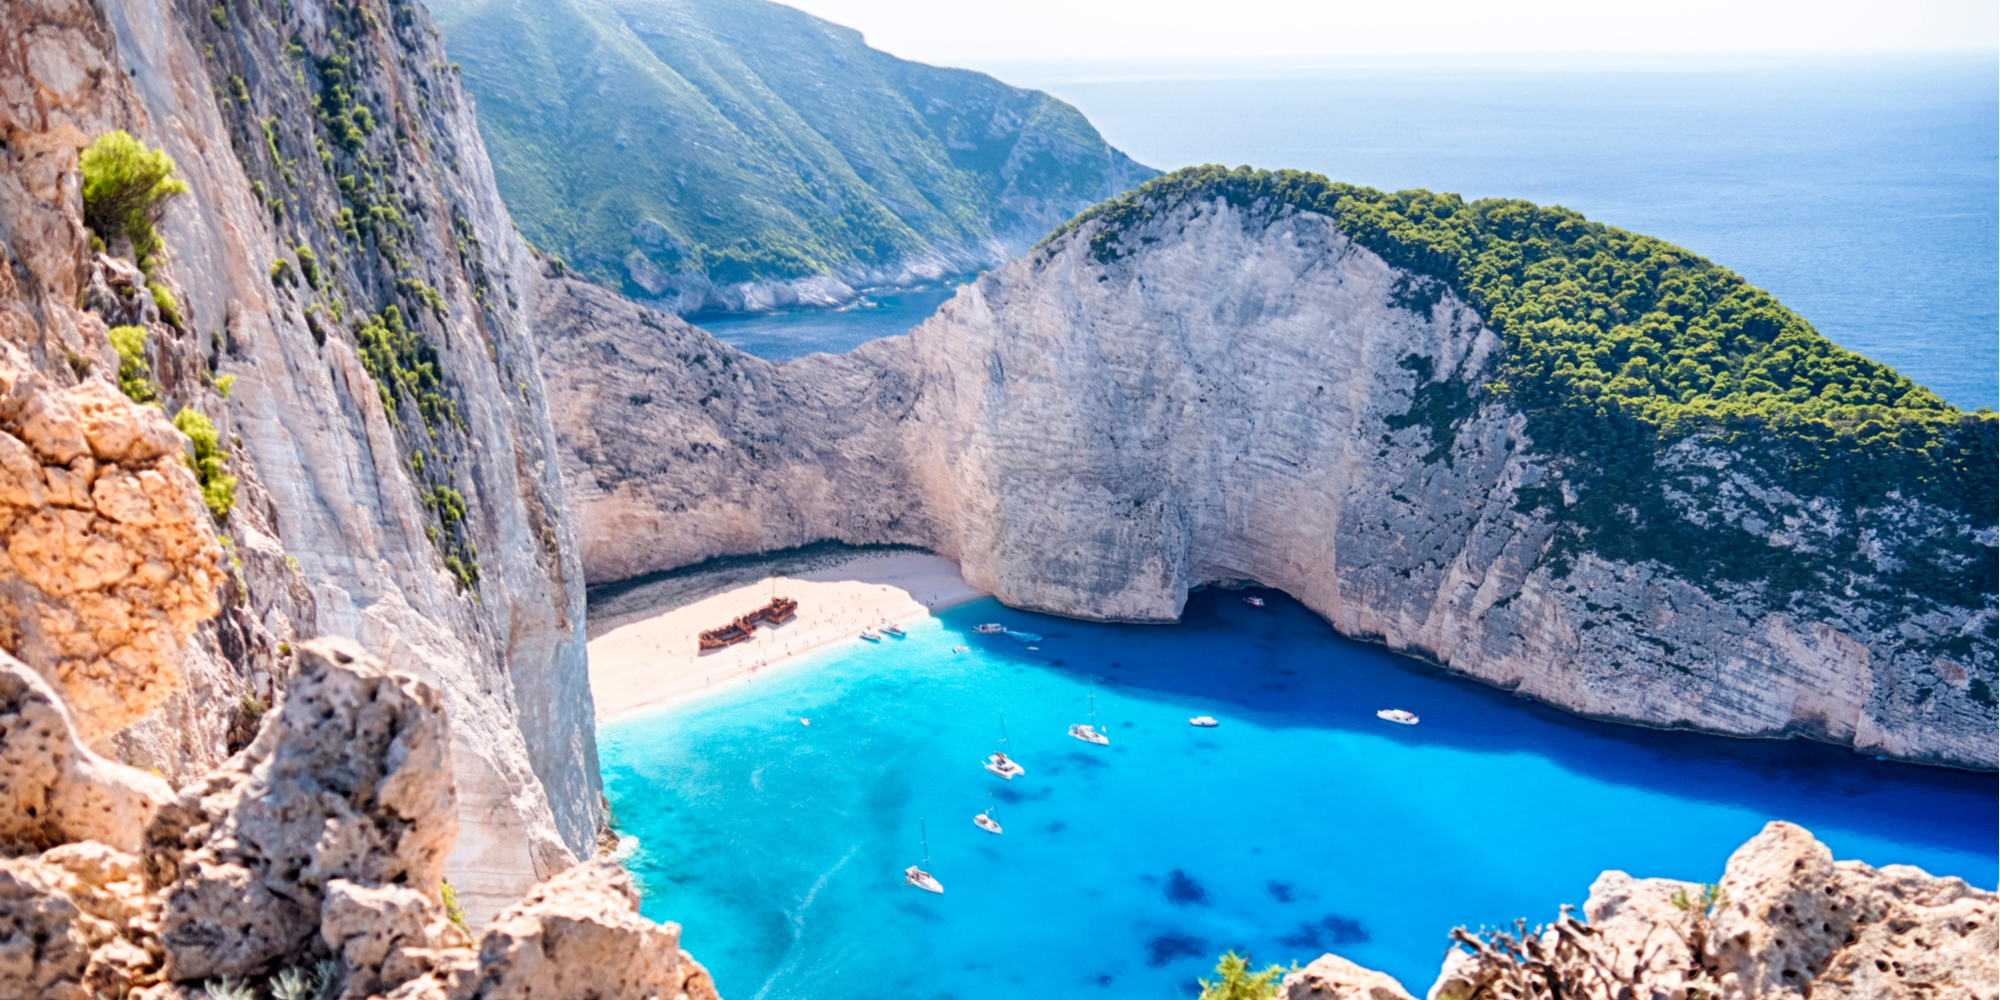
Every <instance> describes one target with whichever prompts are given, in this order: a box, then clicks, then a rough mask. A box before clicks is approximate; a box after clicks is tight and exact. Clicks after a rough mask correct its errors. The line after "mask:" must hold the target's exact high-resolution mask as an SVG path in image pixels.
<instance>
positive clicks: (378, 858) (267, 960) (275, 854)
mask: <svg viewBox="0 0 2000 1000" xmlns="http://www.w3.org/2000/svg"><path fill="white" fill-rule="evenodd" d="M449 740H450V734H449V732H448V731H447V727H446V724H445V716H444V712H443V710H442V707H441V700H440V696H439V694H438V692H437V689H436V688H434V687H432V686H431V685H430V684H428V683H426V682H424V681H422V680H419V679H417V678H415V677H411V676H408V675H404V674H398V673H394V672H392V671H390V670H389V669H388V668H387V667H385V666H384V665H383V664H382V662H381V661H380V660H377V659H376V658H375V657H373V656H371V655H369V654H368V653H367V652H365V651H363V650H362V649H361V647H360V646H359V645H357V644H354V643H352V642H348V641H345V640H337V639H316V640H313V641H311V642H308V643H306V644H304V645H303V646H301V647H300V649H299V656H298V666H297V668H296V670H295V671H294V673H293V674H292V676H291V678H290V679H289V681H288V683H287V687H286V696H285V700H284V702H283V703H282V704H280V705H279V706H278V707H277V708H276V709H275V710H273V711H272V712H271V713H270V714H269V717H268V718H267V719H266V721H265V722H264V725H263V728H262V729H261V730H260V731H259V732H258V735H257V739H256V741H255V742H254V743H252V744H251V746H250V747H249V748H247V749H246V750H244V752H243V753H242V754H240V755H238V756H237V757H235V758H233V759H232V760H231V761H230V763H229V765H228V766H226V767H225V768H224V769H223V770H221V771H218V772H216V773H215V774H214V775H211V776H210V777H209V779H208V780H207V781H205V782H202V783H201V784H199V785H198V786H195V787H192V788H189V789H186V790H184V791H183V792H182V794H181V797H180V799H179V801H177V802H176V803H174V804H173V805H171V806H168V807H166V808H165V809H162V810H161V811H160V813H159V815H158V816H157V817H156V818H155V820H154V823H153V826H152V828H151V829H149V830H148V834H147V839H148V844H147V852H146V864H147V874H148V878H149V880H150V881H151V882H152V883H153V884H154V885H157V886H161V887H164V888H165V889H166V910H165V913H164V915H163V918H162V927H161V934H160V936H161V939H162V941H163V942H164V944H165V947H166V955H167V970H166V975H167V977H168V978H170V979H173V980H176V981H185V980H190V979H205V978H209V977H212V976H240V975H245V974H248V973H252V972H260V971H265V970H267V969H268V968H269V967H270V966H271V965H272V964H273V963H276V962H278V961H281V960H284V959H288V958H291V957H294V956H296V955H298V954H300V953H301V952H302V951H303V950H304V949H306V948H307V947H308V946H309V944H310V939H311V938H312V937H313V935H314V934H316V933H318V932H319V931H320V930H321V922H322V919H323V914H322V910H323V907H324V906H325V905H326V903H325V899H326V895H325V894H326V891H327V886H328V884H329V883H330V882H332V881H333V880H335V879H346V880H349V881H351V882H354V883H362V884H365V885H390V884H395V885H401V886H405V887H407V888H408V889H409V890H411V891H413V892H415V893H417V894H420V895H422V896H424V897H425V898H427V899H430V898H436V896H437V894H438V891H439V882H440V878H441V874H442V872H443V867H444V858H445V855H446V854H447V853H448V852H449V851H450V850H451V845H452V841H453V838H455V837H456V836H457V830H458V802H457V797H456V794H455V792H454V791H453V788H452V772H451V753H450V748H449ZM335 912H336V914H338V913H339V912H341V911H340V908H339V906H336V910H335Z"/></svg>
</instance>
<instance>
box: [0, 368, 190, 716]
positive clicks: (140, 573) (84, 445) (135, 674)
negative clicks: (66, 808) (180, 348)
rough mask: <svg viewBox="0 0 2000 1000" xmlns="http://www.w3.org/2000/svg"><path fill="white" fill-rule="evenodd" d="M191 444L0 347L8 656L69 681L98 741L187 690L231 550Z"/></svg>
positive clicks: (143, 414)
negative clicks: (191, 466)
mask: <svg viewBox="0 0 2000 1000" xmlns="http://www.w3.org/2000/svg"><path fill="white" fill-rule="evenodd" d="M185 442H186V438H184V437H183V436H182V435H181V434H180V432H179V431H176V430H175V429H174V428H173V425H171V424H169V423H168V422H167V419H166V417H165V416H163V415H162V414H161V413H160V411H159V410H158V409H155V408H153V407H148V406H140V405H139V404H137V403H134V402H132V401H131V400H129V399H126V398H125V397H124V396H122V395H120V394H119V392H118V390H116V389H114V388H112V387H111V386H109V385H107V384H105V383H103V382H97V381H90V382H85V383H83V384H82V385H78V386H74V387H71V388H69V389H59V388H57V387H56V386H54V385H53V384H51V383H50V382H49V381H48V380H47V379H45V378H44V377H42V376H41V375H39V374H37V373H36V372H34V371H32V370H31V368H30V367H29V365H28V364H27V361H26V359H25V358H24V356H22V355H21V354H20V352H18V351H16V350H15V349H13V348H12V347H11V346H10V345H7V344H4V343H0V547H4V549H5V554H6V558H5V559H4V560H0V619H4V621H5V624H0V646H5V647H6V648H8V649H11V650H13V651H14V652H15V653H16V654H17V655H18V656H20V657H21V659H22V660H24V661H26V662H27V663H28V664H30V665H31V666H33V667H34V668H35V669H36V670H38V671H41V672H42V673H43V674H44V675H45V676H49V677H51V678H54V679H57V680H59V681H60V683H61V685H62V688H63V693H64V695H65V698H66V701H67V702H68V704H69V706H70V707H71V709H72V710H73V712H74V721H75V725H76V728H77V730H78V735H79V736H80V737H81V738H82V739H83V740H84V741H85V742H87V743H88V742H95V741H97V740H99V739H101V738H103V737H105V736H107V735H109V734H111V733H114V732H116V731H117V730H119V729H120V728H122V727H124V726H126V725H129V724H131V723H132V722H133V721H135V720H137V719H139V718H141V717H142V716H144V715H145V714H146V713H147V712H149V711H151V710H152V709H153V708H154V707H156V706H158V705H159V704H160V703H162V702H163V701H165V700H166V699H168V698H169V697H171V696H172V695H173V694H174V693H175V692H177V691H179V690H180V689H181V688H182V686H183V684H184V673H183V669H182V662H183V659H184V658H185V656H186V650H185V649H184V644H185V641H186V639H187V637H188V636H189V635H190V634H191V633H193V631H194V630H195V628H196V627H197V626H198V625H200V624H201V623H202V622H203V621H205V620H207V619H209V618H211V617H213V616H214V615H215V613H216V611H217V610H218V609H219V607H220V605H219V604H218V602H217V600H216V588H217V586H218V585H220V584H221V583H222V580H223V574H222V570H221V567H220V560H221V557H222V548H221V545H220V544H219V542H218V541H217V539H216V534H215V526H214V523H213V522H212V520H211V519H210V517H209V513H208V509H207V508H206V507H205V506H204V505H203V502H202V498H201V488H200V486H199V484H198V483H196V481H195V478H194V476H193V475H192V474H191V473H190V472H189V471H188V470H187V468H186V467H185V465H184V464H183V463H182V462H181V459H180V455H181V449H182V447H183V446H184V444H185Z"/></svg>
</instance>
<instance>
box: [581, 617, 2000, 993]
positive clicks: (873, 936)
mask: <svg viewBox="0 0 2000 1000" xmlns="http://www.w3.org/2000/svg"><path fill="white" fill-rule="evenodd" d="M1257 593H1261V594H1262V595H1263V596H1264V597H1265V598H1266V599H1267V600H1268V601H1269V606H1268V607H1266V608H1264V609H1254V608H1251V607H1249V606H1247V605H1245V604H1243V603H1242V602H1241V601H1240V600H1238V598H1239V597H1240V596H1241V595H1240V594H1237V593H1231V592H1225V591H1219V590H1209V591H1203V592H1200V593H1197V594H1195V595H1194V596H1193V598H1192V599H1191V600H1190V602H1189V604H1188V608H1187V614H1186V620H1185V621H1184V622H1183V623H1182V624H1180V625H1177V626H1136V625H1134V626H1124V625H1095V624H1084V623H1079V622H1073V621H1066V620H1062V619H1057V618H1050V617H1044V616H1038V615H1032V614H1025V613H1020V612H1014V611H1008V610H1005V609H1003V608H1001V607H1000V606H999V605H998V604H997V603H995V602H993V601H990V600H988V601H981V602H977V603H975V604H971V605H966V606H962V607H960V608H957V609H954V610H951V611H948V612H945V613H943V614H942V615H941V616H940V617H938V618H931V619H925V620H922V621H920V622H917V623H915V624H913V625H912V626H911V627H910V629H909V633H910V634H909V637H908V638H906V639H901V640H896V639H890V640H888V641H885V642H884V643H883V644H881V645H870V644H866V643H863V642H861V641H859V640H854V641H853V642H851V643H850V644H847V645H843V646H837V647H833V648H830V649H828V650H824V651H821V652H819V653H816V654H813V655H811V656H809V657H806V658H804V659H803V661H802V662H799V663H796V664H792V665H787V666H785V667H783V668H780V669H776V670H773V671H771V672H770V673H767V674H766V675H765V676H763V677H762V678H760V679H759V680H758V681H757V682H755V683H753V684H751V685H749V686H747V687H742V688H738V689H735V690H734V691H732V692H729V693H725V694H721V695H718V696H716V697H714V698H712V699H710V700H706V701H702V702H698V703H693V704H688V705H683V706H678V707H673V708H668V709H665V710H661V711H656V712H654V713H652V714H648V715H642V716H638V717H634V718H630V719H625V720H620V721H616V722H613V723H611V724H608V725H605V726H603V727H601V728H600V730H599V733H598V739H599V750H600V754H601V756H602V761H603V773H604V778H605V785H606V790H607V792H608V794H609V796H610V799H611V802H612V805H613V808H614V810H615V813H616V816H617V823H618V828H619V829H620V830H621V832H622V833H624V834H625V835H628V836H630V837H633V838H636V846H635V847H634V849H633V850H632V853H631V854H630V855H629V857H628V864H629V865H630V867H631V869H632V871H633V872H634V873H635V874H636V875H637V876H638V878H639V880H640V882H641V883H642V886H643V888H644V892H645V901H644V910H645V913H646V914H647V915H648V916H650V917H653V918H655V919H661V920H676V921H681V922H682V923H683V924H684V925H685V928H686V930H685V937H684V938H683V941H684V944H685V946H686V947H687V948H689V949H691V950H692V951H693V952H694V953H695V955H696V956H698V957H699V958H700V959H701V961H703V962H704V963H706V964H707V965H708V967H709V969H710V970H711V971H712V972H713V973H714V974H715V978H716V982H717V985H718V986H719V988H720V990H721V992H722V995H724V996H727V997H729V998H731V1000H778V998H811V1000H847V998H856V1000H859V998H868V1000H900V998H944V997H957V998H965V1000H1011V998H1021V1000H1028V998H1034V1000H1044V998H1049V997H1078V996H1106V997H1114V996H1115V997H1160V998H1167V997H1188V996H1193V995H1194V993H1195V987H1194V981H1195V979H1196V977H1197V976H1198V975H1202V974H1205V973H1207V972H1208V971H1209V969H1210V968H1211V967H1212V966H1213V965H1214V962H1215V956H1216V955H1217V954H1219V953H1220V952H1222V951H1223V950H1224V949H1228V948H1235V949H1239V950H1242V949H1248V950H1249V951H1250V952H1251V954H1252V955H1253V956H1254V957H1255V959H1256V960H1257V961H1258V962H1260V963H1262V962H1279V963H1286V962H1290V961H1292V960H1295V959H1296V960H1298V961H1301V962H1305V961H1310V960H1311V959H1312V958H1314V957H1317V956H1318V955H1319V954H1321V953H1322V952H1325V951H1328V950H1335V951H1338V952H1340V953H1341V954H1343V955H1345V956H1347V957H1349V958H1351V959H1353V960H1355V961H1357V962H1360V963H1362V964H1364V965H1368V966H1373V967H1376V968H1381V969H1384V970H1386V971H1388V972H1390V973H1392V974H1394V975H1396V976H1397V977H1399V978H1400V979H1402V981H1403V983H1404V985H1405V986H1407V987H1409V988H1411V989H1412V990H1414V991H1416V992H1417V993H1418V994H1419V995H1421V993H1422V991H1423V990H1424V989H1425V988H1426V987H1427V986H1428V985H1429V984H1430V982H1431V979H1432V978H1433V977H1434V975H1435V973H1436V971H1437V967H1438V963H1439V960H1440V958H1441V956H1442V954H1443V951H1444V948H1445V945H1446V938H1445V934H1446V932H1447V931H1448V930H1449V929H1450V928H1451V927H1453V926H1456V925H1460V924H1465V925H1471V926H1478V925H1480V924H1499V923H1502V922H1507V921H1511V920H1513V919H1514V918H1515V917H1527V918H1529V919H1531V920H1547V919H1550V918H1552V917H1554V916H1555V915H1556V912H1557V907H1558V905H1560V904H1562V903H1565V902H1568V903H1577V904H1580V903H1582V902H1583V900H1584V898H1585V896H1586V895H1587V894H1588V889H1589V886H1590V882H1591V880H1592V879H1594V878H1595V877H1596V876H1597V874H1598V873H1599V872H1600V871H1602V870H1605V869H1611V868H1616V869H1623V870H1625V871H1628V872H1631V873H1632V874H1635V875H1640V876H1661V877H1670V878H1677V879H1685V880H1688V881H1690V882H1702V881H1714V880H1715V879H1717V878H1718V877H1719V876H1720V874H1721V871H1722V865H1723V862H1724V860H1725V859H1726V858H1727V856H1728V854H1729V852H1730V851H1731V850H1733V849H1734V848H1735V847H1736V846H1737V845H1739V844H1740V843H1742V842H1743V841H1744V840H1746V839H1748V838H1749V837H1750V836H1752V835H1753V834H1755V833H1756V832H1757V831H1758V830H1759V829H1760V828H1761V827H1762V826H1763V825H1764V823H1766V822H1767V821H1769V820H1772V819H1779V818H1783V819H1787V820H1791V821H1794V822H1797V823H1801V824H1803V825H1805V826H1807V827H1808V828H1810V829H1811V830H1812V831H1813V832H1814V833H1815V834H1816V835H1818V836H1819V837H1820V839H1822V840H1823V841H1825V842H1826V843H1827V844H1829V845H1830V846H1831V847H1832V849H1833V852H1834V854H1835V856H1836V857H1839V858H1859V859H1861V860H1863V861H1867V862H1869V863H1871V864H1876V865H1883V864H1890V863H1905V864H1915V865H1919V866H1921V867H1923V868H1925V869H1928V870H1930V871H1932V872H1934V873H1940V874H1952V875H1958V876H1961V877H1964V878H1965V879H1967V880H1968V881H1970V882H1972V883H1974V884H1976V885H1979V886H1982V887H1986V888H1992V887H1993V886H1994V884H1995V882H1996V877H1997V876H1996V866H2000V859H1996V847H1995V844H1996V837H2000V826H1996V815H1995V779H1994V777H1993V776H1992V775H1973V774H1967V773H1962V772H1953V771H1946V770H1942V769H1936V768H1923V767H1915V766H1909V765H1901V764H1892V763H1883V762H1877V761H1874V760H1870V759H1867V758H1862V757H1856V756H1854V755H1852V754H1850V753H1846V752H1843V751H1841V750H1838V749H1835V748H1832V747H1826V746H1820V745H1816V744H1810V743H1800V742H1769V741H1739V740H1728V739H1722V738H1718V737H1707V736H1698V735H1693V734H1686V733H1659V732H1651V731H1647V730H1641V729H1636V728H1632V727H1624V726H1613V725H1606V724H1599V723H1593V722H1587V721H1583V720H1580V719H1577V718H1574V717H1571V716H1569V715H1566V714H1563V713H1561V712H1557V711H1554V710H1551V709H1548V708H1545V707H1543V706H1540V705H1538V704H1535V703H1532V702H1528V701H1524V700H1520V699H1516V698H1513V697H1511V696H1509V695H1506V694H1503V693H1501V692H1498V691H1495V690H1493V689H1490V688H1486V687H1483V686H1480V685H1477V684H1473V683H1470V682H1467V681H1463V680H1458V679H1453V678H1450V677H1448V676H1445V675H1444V674H1442V673H1440V672H1438V671H1436V670H1433V669H1431V668H1429V667H1426V666H1424V665H1422V664H1418V663H1415V662H1413V661H1410V660H1406V659H1402V658H1398V657H1395V656H1391V655H1389V654H1387V653H1385V652H1383V651H1381V650H1379V649H1376V648H1373V647H1369V646H1364V645H1360V644H1357V643H1353V642H1348V641H1346V640H1343V639H1341V638H1339V637H1337V636H1336V635H1334V634H1333V632H1332V630H1331V629H1330V628H1329V627H1328V626H1327V625H1326V623H1325V622H1324V621H1322V620H1321V619H1319V618H1318V617H1317V616H1315V615H1313V614H1312V613H1311V612H1309V611H1307V610H1306V609H1305V608H1303V607H1302V606H1300V605H1298V604H1297V603H1295V602H1293V601H1291V600H1289V599H1287V598H1285V597H1283V596H1282V595H1279V594H1277V593H1275V592H1270V591H1260V592H1257ZM984 621H999V622H1002V623H1005V624H1007V625H1008V626H1010V627H1011V628H1014V629H1016V630H1020V631H1024V632H1032V633H1037V634H1039V635H1040V637H1041V639H1040V641H1038V642H1033V643H1029V642H1024V641H1022V640H1020V639H1016V638H1010V637H1008V636H1005V635H1001V636H985V635H976V634H974V633H973V631H972V626H973V625H974V624H976V623H979V622H984ZM958 645H964V646H969V647H971V649H970V651H969V652H966V653H953V652H951V649H952V647H953V646H958ZM1029 645H1034V646H1037V647H1039V648H1038V649H1034V650H1031V649H1029V648H1028V646H1029ZM1093 678H1095V680H1094V684H1095V688H1096V694H1097V708H1098V718H1099V722H1100V724H1101V725H1102V726H1103V728H1104V729H1105V730H1106V731H1108V732H1109V733H1110V735H1111V738H1112V744H1111V746H1109V747H1096V746H1091V745H1089V744H1085V743H1082V742H1080V741H1077V740H1073V739H1070V738H1068V737H1067V736H1065V735H1064V731H1065V728H1066V727H1067V725H1068V724H1069V723H1072V722H1081V721H1084V717H1085V713H1086V712H1087V711H1088V703H1087V700H1086V699H1087V694H1088V692H1089V690H1090V685H1091V684H1092V683H1093V680H1092V679H1093ZM1383 708H1402V709H1406V710H1409V711H1412V712H1416V713H1417V714H1418V715H1419V716H1421V718H1422V723H1421V724H1420V725H1417V726H1414V727H1402V726H1396V725H1391V724H1389V723H1386V722H1383V721H1381V720H1379V719H1377V718H1376V717H1375V714H1374V713H1375V712H1376V711H1377V710H1378V709H1383ZM1197 714H1206V715H1213V716H1215V717H1216V718H1217V719H1219V720H1221V726H1220V727H1219V728H1216V729H1195V728H1192V727H1190V726H1189V725H1188V724H1187V721H1186V720H1187V719H1188V718H1189V717H1190V716H1193V715H1197ZM1003 716H1004V720H1005V726H1006V730H1007V732H1008V734H1009V736H1010V738H1011V746H1012V749H1013V753H1014V756H1016V757H1017V759H1019V760H1020V761H1021V762H1022V763H1023V764H1024V765H1025V766H1026V767H1027V769H1028V770H1027V773H1026V774H1025V775H1024V776H1022V777H1019V778H1017V779H1015V780H1013V781H1011V782H1008V781H1002V780H1001V779H999V778H996V777H994V776H992V775H990V774H988V773H987V772H986V771H985V770H983V769H982V768H981V767H980V760H981V758H982V757H983V756H984V755H985V754H987V753H990V752H991V751H992V750H993V749H995V747H996V746H997V744H998V739H999V737H1000V734H1001V726H1002V719H1003ZM801 717H803V718H808V719H810V720H811V725H810V726H805V725H801V724H800V722H799V719H800V718H801ZM987 808H993V809H997V810H998V813H997V816H998V819H999V820H1000V822H1001V823H1002V824H1003V826H1004V827H1005V830H1006V832H1005V833H1004V834H1003V835H1001V836H997V837H996V836H993V835H991V834H988V833H985V832H983V831H981V830H979V829H977V828H975V827H974V826H973V825H972V822H971V820H972V816H973V814H975V813H977V812H979V811H980V810H982V809H987ZM924 827H927V828H928V832H929V840H930V867H929V870H930V871H931V872H932V873H933V874H934V875H936V876H937V877H938V879H939V880H940V881H942V882H943V884H944V886H945V890H946V891H945V894H944V895H942V896H934V895H930V894H928V893H923V892H920V891H918V890H916V889H914V888H910V887H906V886H904V885H902V884H901V872H902V869H903V868H904V866H906V865H911V864H916V863H917V862H918V861H919V860H920V859H921V854H922V851H923V847H922V845H921V844H920V842H919V838H920V833H919V831H920V829H922V828H924Z"/></svg>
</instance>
